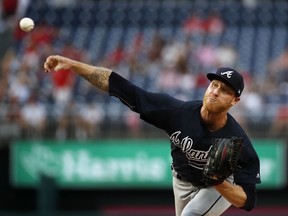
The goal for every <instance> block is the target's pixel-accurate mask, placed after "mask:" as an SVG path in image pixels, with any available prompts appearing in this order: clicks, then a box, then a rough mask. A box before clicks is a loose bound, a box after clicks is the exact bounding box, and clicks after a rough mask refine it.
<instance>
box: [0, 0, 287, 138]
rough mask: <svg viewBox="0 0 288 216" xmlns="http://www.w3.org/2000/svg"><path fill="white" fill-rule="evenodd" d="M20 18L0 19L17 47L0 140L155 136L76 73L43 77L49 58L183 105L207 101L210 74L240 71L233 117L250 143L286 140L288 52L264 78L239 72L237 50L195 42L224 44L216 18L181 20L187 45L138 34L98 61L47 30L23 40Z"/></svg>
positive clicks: (0, 105) (6, 69)
mask: <svg viewBox="0 0 288 216" xmlns="http://www.w3.org/2000/svg"><path fill="white" fill-rule="evenodd" d="M4 2H5V1H4ZM11 2H13V1H10V3H11ZM56 2H57V1H56ZM11 17H12V18H11ZM19 18H20V17H19V15H16V17H15V14H14V13H12V16H8V15H6V16H2V22H4V23H7V22H10V21H9V19H12V21H11V22H12V24H11V26H8V27H7V29H10V30H11V37H12V38H13V40H12V42H11V46H9V47H7V48H6V49H5V52H3V55H2V56H1V69H0V70H1V71H0V121H1V125H0V139H1V138H2V139H3V138H24V139H34V138H35V139H44V138H45V139H47V138H49V139H50V138H51V139H95V138H100V137H103V136H105V135H107V136H111V135H113V134H117V136H130V137H145V136H148V135H147V134H148V131H157V129H155V128H150V127H149V126H147V125H146V124H145V123H143V122H142V121H141V120H139V117H138V115H137V114H135V113H133V112H131V111H130V110H129V109H128V108H126V107H124V106H123V105H122V104H120V102H118V101H117V100H116V99H113V98H111V97H108V96H107V95H105V94H103V93H102V92H100V91H98V90H97V89H96V88H94V87H93V86H91V85H90V84H89V83H88V82H86V81H85V80H83V79H81V78H80V77H77V76H75V74H73V73H72V72H71V71H69V70H62V71H58V72H57V73H52V74H45V73H44V70H43V63H44V61H45V59H46V57H47V56H49V55H50V54H60V55H63V56H66V57H69V58H72V59H75V60H79V61H83V62H86V63H90V64H93V65H98V66H103V67H109V68H111V69H113V70H114V71H116V72H118V73H120V74H121V75H123V76H124V77H126V78H127V79H129V80H131V81H132V82H134V83H136V84H137V85H139V86H141V87H143V88H145V89H147V90H149V91H154V92H166V93H168V94H171V95H173V96H175V97H177V98H179V99H182V100H191V99H201V98H202V95H203V93H204V91H205V90H206V87H207V86H208V84H209V82H208V80H207V78H206V73H208V72H211V71H215V70H216V68H218V67H220V66H227V67H235V68H237V69H238V70H239V72H241V73H242V74H243V75H244V78H245V84H246V85H245V90H244V93H243V95H242V96H241V102H240V104H239V106H237V107H235V108H233V109H232V111H231V113H232V115H234V117H235V118H236V119H237V120H238V121H239V122H240V123H241V124H242V126H243V127H244V128H245V129H246V130H247V132H248V133H251V134H252V135H253V134H254V135H255V136H262V137H263V136H271V137H279V136H280V137H281V136H285V132H286V131H287V126H288V107H287V105H286V102H287V96H288V85H287V84H288V75H287V74H288V73H287V70H288V48H287V49H285V47H283V52H282V53H281V54H280V55H279V56H277V57H276V58H275V59H269V60H267V65H265V67H266V71H265V76H261V78H259V77H258V76H256V75H255V74H254V73H253V71H247V70H246V69H242V68H241V67H240V68H239V67H238V66H239V64H238V62H239V53H238V50H237V49H236V47H235V45H234V44H233V43H231V42H229V41H222V42H221V43H220V44H216V43H212V42H210V41H209V40H203V41H200V42H199V40H198V39H199V38H206V37H212V38H220V37H221V35H222V33H223V32H224V31H225V28H226V23H225V22H224V21H223V20H222V18H221V14H219V13H217V11H210V12H209V13H207V14H205V16H203V15H199V14H197V12H195V11H193V12H192V13H191V15H190V16H189V17H187V18H186V19H183V22H182V23H181V25H180V26H179V28H178V31H182V32H183V35H185V38H184V40H177V38H175V37H174V38H169V37H168V38H167V37H165V36H164V35H162V34H161V32H160V31H157V29H156V30H155V31H154V32H153V35H152V36H151V40H150V41H148V42H147V41H145V40H144V38H143V34H142V32H141V31H140V32H138V33H137V34H135V35H134V36H133V40H131V41H130V43H129V44H128V45H126V44H124V43H123V41H121V40H120V41H119V42H118V43H117V45H116V46H115V47H114V48H113V49H112V50H111V51H110V52H108V53H105V54H103V55H102V57H101V58H99V59H97V60H95V59H94V58H93V56H90V55H89V53H88V52H87V50H85V49H80V48H79V47H76V46H75V44H73V43H72V41H69V40H67V41H64V42H63V43H62V44H61V45H59V43H57V41H58V40H59V28H58V27H56V26H52V25H49V24H46V23H44V22H43V23H41V25H37V26H36V28H35V30H33V31H32V32H30V33H24V32H22V31H21V30H20V29H19V27H18V24H17V23H18V20H19ZM3 32H5V31H4V30H3V31H2V33H3ZM203 35H204V36H203ZM8 39H9V38H8ZM8 39H7V40H8ZM10 39H11V38H10ZM3 41H4V43H7V42H5V40H3ZM3 41H2V42H1V43H3ZM107 131H109V133H108V134H107ZM145 132H147V133H145ZM111 133H112V134H111Z"/></svg>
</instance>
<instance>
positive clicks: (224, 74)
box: [207, 67, 244, 97]
mask: <svg viewBox="0 0 288 216" xmlns="http://www.w3.org/2000/svg"><path fill="white" fill-rule="evenodd" d="M207 78H208V79H209V80H210V81H212V80H214V79H217V80H221V81H224V82H225V83H228V84H229V85H230V86H231V87H232V88H233V89H234V91H235V92H236V95H237V96H238V97H239V96H240V95H241V93H242V91H243V89H244V80H243V77H242V75H241V74H240V73H238V72H237V71H236V70H234V69H232V68H227V67H221V68H218V70H217V71H216V73H208V74H207Z"/></svg>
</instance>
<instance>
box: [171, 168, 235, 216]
mask: <svg viewBox="0 0 288 216" xmlns="http://www.w3.org/2000/svg"><path fill="white" fill-rule="evenodd" d="M172 172H175V171H174V170H172ZM227 180H228V181H229V182H233V176H231V177H229V178H228V179H227ZM173 192H174V199H175V211H176V216H204V215H205V216H218V215H221V214H222V213H223V212H224V211H226V210H227V209H228V208H229V207H230V206H231V203H230V202H228V201H227V200H226V199H225V198H224V197H223V196H221V194H220V193H219V192H218V191H217V190H216V189H215V188H214V187H207V188H198V187H195V186H193V185H192V184H191V183H190V182H185V181H182V180H179V179H178V178H176V176H175V175H174V173H173Z"/></svg>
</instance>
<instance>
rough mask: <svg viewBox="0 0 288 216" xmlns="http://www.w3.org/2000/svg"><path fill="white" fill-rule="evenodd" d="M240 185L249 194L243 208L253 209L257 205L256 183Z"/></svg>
mask: <svg viewBox="0 0 288 216" xmlns="http://www.w3.org/2000/svg"><path fill="white" fill-rule="evenodd" d="M239 185H240V186H241V187H242V188H243V190H244V192H245V193H246V196H247V200H246V202H245V205H244V206H243V207H242V209H245V210H246V211H251V210H252V209H253V208H254V207H255V205H256V201H257V193H256V185H255V184H239Z"/></svg>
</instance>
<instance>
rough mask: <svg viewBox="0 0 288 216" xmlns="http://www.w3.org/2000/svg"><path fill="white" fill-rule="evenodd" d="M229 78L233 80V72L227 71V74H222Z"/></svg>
mask: <svg viewBox="0 0 288 216" xmlns="http://www.w3.org/2000/svg"><path fill="white" fill-rule="evenodd" d="M225 74H226V76H227V78H231V76H232V74H233V71H225V72H221V75H225Z"/></svg>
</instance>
